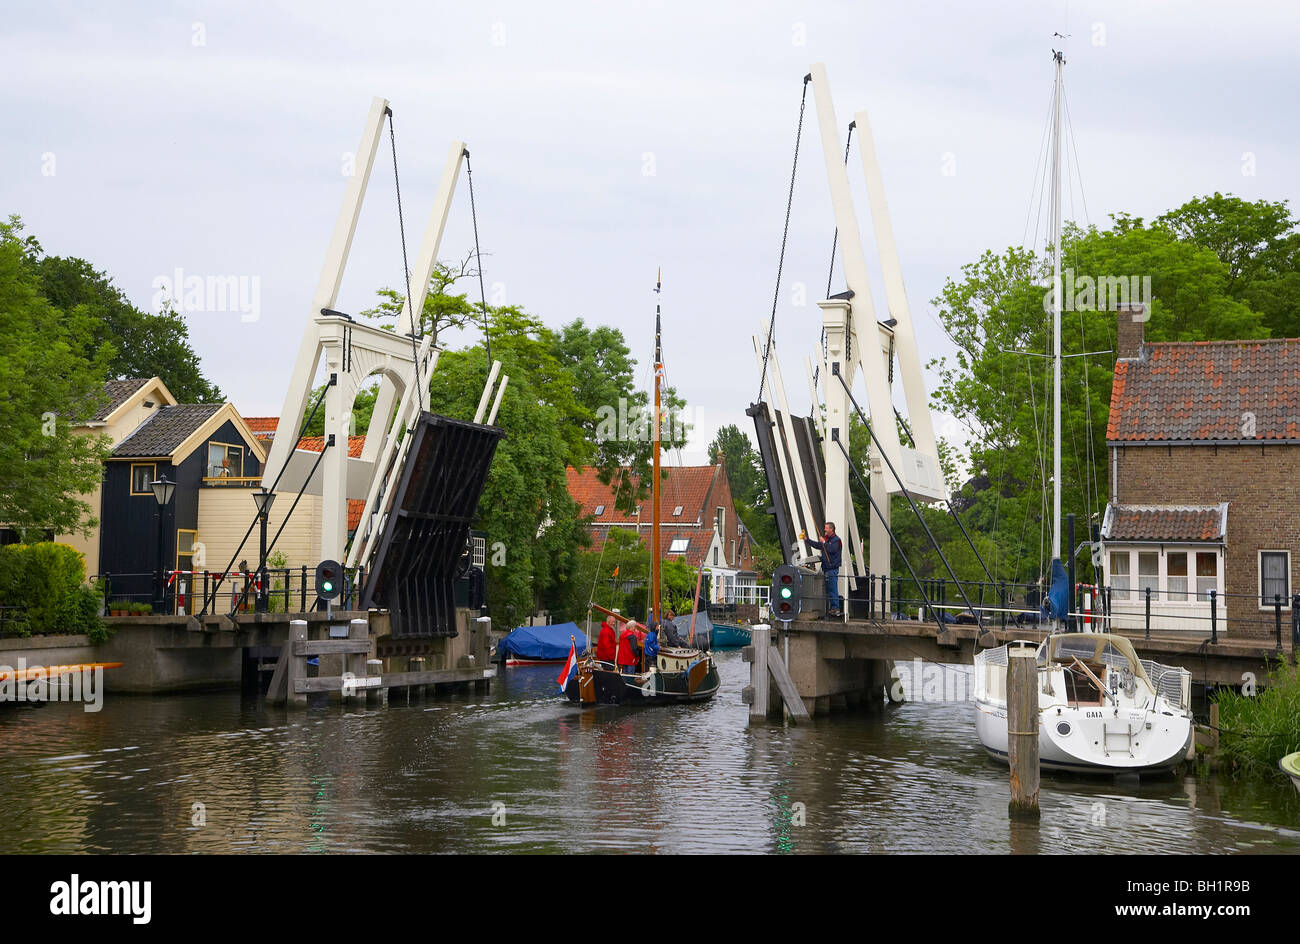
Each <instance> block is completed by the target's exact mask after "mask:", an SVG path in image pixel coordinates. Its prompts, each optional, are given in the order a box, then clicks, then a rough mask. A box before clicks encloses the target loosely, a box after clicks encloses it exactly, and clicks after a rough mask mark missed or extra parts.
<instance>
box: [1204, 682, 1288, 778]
mask: <svg viewBox="0 0 1300 944" xmlns="http://www.w3.org/2000/svg"><path fill="white" fill-rule="evenodd" d="M1215 701H1216V702H1217V703H1218V705H1219V757H1220V760H1221V761H1222V762H1223V764H1224V765H1225V766H1226V767H1228V768H1229V769H1230V770H1237V771H1240V772H1242V773H1248V774H1254V775H1264V776H1274V777H1281V776H1282V772H1281V771H1280V770H1279V769H1278V766H1277V762H1278V761H1279V760H1281V759H1282V758H1283V757H1285V756H1286V755H1287V754H1291V753H1293V752H1295V751H1300V675H1298V674H1297V670H1296V667H1295V666H1293V665H1288V664H1287V662H1286V660H1285V659H1283V658H1279V659H1278V660H1277V662H1276V663H1275V664H1274V665H1273V667H1272V668H1271V669H1270V670H1269V673H1268V677H1267V680H1266V681H1264V682H1263V684H1262V687H1261V688H1260V690H1259V691H1258V692H1256V693H1255V694H1253V695H1243V694H1241V693H1240V692H1236V691H1233V690H1232V689H1225V690H1224V691H1221V692H1219V693H1218V694H1217V695H1216V696H1215Z"/></svg>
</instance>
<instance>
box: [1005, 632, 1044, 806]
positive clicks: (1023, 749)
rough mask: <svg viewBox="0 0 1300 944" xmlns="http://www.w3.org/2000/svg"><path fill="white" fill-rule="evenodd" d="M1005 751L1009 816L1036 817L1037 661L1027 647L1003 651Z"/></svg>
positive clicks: (1037, 776)
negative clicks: (1004, 654) (1008, 773)
mask: <svg viewBox="0 0 1300 944" xmlns="http://www.w3.org/2000/svg"><path fill="white" fill-rule="evenodd" d="M1007 656H1008V658H1007V753H1008V761H1009V764H1010V770H1011V802H1010V804H1009V809H1010V811H1011V815H1013V816H1028V817H1037V816H1038V782H1039V770H1038V722H1039V712H1038V661H1037V659H1036V658H1035V652H1034V650H1033V649H1031V648H1028V647H1023V648H1017V649H1010V650H1008V652H1007Z"/></svg>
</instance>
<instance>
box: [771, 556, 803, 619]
mask: <svg viewBox="0 0 1300 944" xmlns="http://www.w3.org/2000/svg"><path fill="white" fill-rule="evenodd" d="M802 597H803V574H802V573H800V571H799V568H798V567H795V566H793V565H792V564H782V565H781V566H780V567H778V568H777V569H776V570H775V571H774V572H773V573H772V616H773V617H774V618H775V619H779V620H792V619H794V618H795V617H796V616H798V615H799V606H800V602H801V599H802Z"/></svg>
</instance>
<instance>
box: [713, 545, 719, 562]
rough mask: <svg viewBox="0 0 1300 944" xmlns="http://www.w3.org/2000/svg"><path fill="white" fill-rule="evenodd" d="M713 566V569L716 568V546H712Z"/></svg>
mask: <svg viewBox="0 0 1300 944" xmlns="http://www.w3.org/2000/svg"><path fill="white" fill-rule="evenodd" d="M713 566H715V567H716V566H718V548H717V545H714V547H713Z"/></svg>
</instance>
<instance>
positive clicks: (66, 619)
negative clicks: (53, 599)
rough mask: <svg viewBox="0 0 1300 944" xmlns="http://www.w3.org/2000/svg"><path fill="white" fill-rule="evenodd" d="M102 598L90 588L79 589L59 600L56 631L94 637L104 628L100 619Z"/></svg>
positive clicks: (56, 613)
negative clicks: (97, 631)
mask: <svg viewBox="0 0 1300 944" xmlns="http://www.w3.org/2000/svg"><path fill="white" fill-rule="evenodd" d="M102 599H103V598H102V597H100V595H99V594H98V593H96V592H95V591H94V590H93V589H91V588H90V587H78V588H77V589H76V590H74V591H73V592H72V593H69V594H66V595H65V596H64V597H63V598H62V599H61V600H59V603H58V607H57V609H56V612H55V623H54V631H55V632H58V633H69V634H77V633H85V634H86V635H87V636H92V637H93V636H94V635H95V632H96V630H98V629H100V628H101V627H103V625H104V624H103V622H102V621H101V620H100V618H99V605H100V602H101V601H102Z"/></svg>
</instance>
